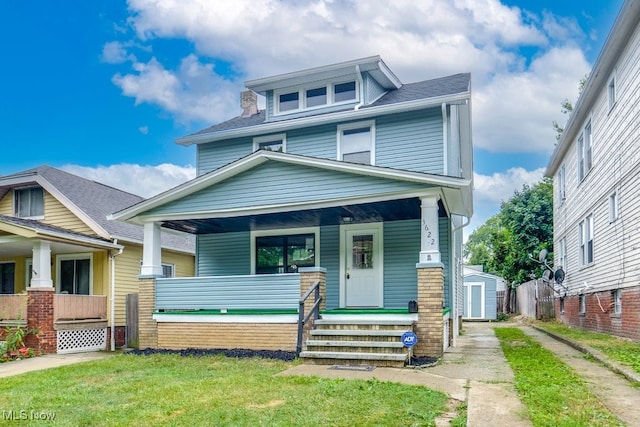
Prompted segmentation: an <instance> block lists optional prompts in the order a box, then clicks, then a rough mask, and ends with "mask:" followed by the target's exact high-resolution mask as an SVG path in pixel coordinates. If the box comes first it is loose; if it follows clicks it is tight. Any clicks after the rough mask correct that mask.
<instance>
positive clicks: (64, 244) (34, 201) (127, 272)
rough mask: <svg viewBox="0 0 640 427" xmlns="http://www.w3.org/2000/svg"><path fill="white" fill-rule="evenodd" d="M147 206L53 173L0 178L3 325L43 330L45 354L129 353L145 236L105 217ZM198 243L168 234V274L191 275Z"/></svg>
mask: <svg viewBox="0 0 640 427" xmlns="http://www.w3.org/2000/svg"><path fill="white" fill-rule="evenodd" d="M142 200H144V199H143V198H142V197H139V196H136V195H133V194H130V193H127V192H125V191H121V190H118V189H115V188H113V187H109V186H107V185H103V184H101V183H98V182H95V181H91V180H88V179H85V178H81V177H79V176H76V175H73V174H70V173H67V172H64V171H62V170H59V169H56V168H52V167H49V166H40V167H37V168H34V169H30V170H26V171H23V172H18V173H14V174H11V175H6V176H2V177H0V285H1V286H0V294H1V295H0V322H5V323H6V324H7V325H16V324H17V325H20V324H23V325H27V323H28V325H29V327H30V328H37V329H39V330H40V333H39V335H38V339H39V341H38V342H35V343H33V344H32V345H34V346H37V347H39V348H40V349H42V350H44V351H47V352H56V351H57V352H60V353H63V352H73V351H83V350H100V349H102V350H105V349H106V348H107V344H108V343H110V345H109V347H112V348H113V347H115V346H122V345H124V344H125V327H126V319H125V298H126V295H128V294H137V292H138V283H139V282H138V275H139V274H140V265H141V261H142V240H143V229H142V227H141V226H139V225H135V224H126V223H121V222H117V221H109V220H107V215H109V214H110V213H112V212H114V211H115V210H120V209H123V208H125V207H127V206H130V205H132V204H135V203H139V202H141V201H142ZM193 240H194V239H193V238H192V236H190V235H185V234H184V233H182V234H180V233H166V235H165V236H164V240H163V241H162V245H161V246H162V253H161V264H160V265H161V268H162V273H163V274H164V275H167V276H192V275H193V271H194V256H193V252H194V241H193ZM27 294H28V295H27ZM0 324H1V323H0Z"/></svg>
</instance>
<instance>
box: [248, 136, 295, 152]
mask: <svg viewBox="0 0 640 427" xmlns="http://www.w3.org/2000/svg"><path fill="white" fill-rule="evenodd" d="M258 150H266V151H276V152H278V153H285V152H286V151H287V139H286V135H285V134H284V133H282V134H278V135H267V136H259V137H256V138H253V151H258Z"/></svg>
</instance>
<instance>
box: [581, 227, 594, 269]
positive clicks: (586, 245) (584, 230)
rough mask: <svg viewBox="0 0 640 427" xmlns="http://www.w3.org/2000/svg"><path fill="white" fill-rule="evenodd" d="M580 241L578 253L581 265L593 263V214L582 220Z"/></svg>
mask: <svg viewBox="0 0 640 427" xmlns="http://www.w3.org/2000/svg"><path fill="white" fill-rule="evenodd" d="M578 242H579V244H580V247H579V254H578V258H579V261H580V265H588V264H591V263H592V262H593V214H591V215H588V216H587V217H586V218H585V219H584V220H582V221H580V224H579V225H578Z"/></svg>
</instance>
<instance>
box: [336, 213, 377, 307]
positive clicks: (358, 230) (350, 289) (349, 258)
mask: <svg viewBox="0 0 640 427" xmlns="http://www.w3.org/2000/svg"><path fill="white" fill-rule="evenodd" d="M342 236H343V238H342V240H343V244H342V248H343V249H342V253H343V260H342V262H341V265H342V267H343V268H342V269H341V270H342V278H343V279H342V283H343V286H341V289H342V293H341V298H340V300H341V306H343V307H346V308H357V307H376V308H378V307H383V288H382V224H381V223H375V224H357V225H344V226H342Z"/></svg>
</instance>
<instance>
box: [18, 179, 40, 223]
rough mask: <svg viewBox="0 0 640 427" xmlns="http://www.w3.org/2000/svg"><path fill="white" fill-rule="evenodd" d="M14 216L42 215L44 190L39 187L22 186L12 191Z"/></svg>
mask: <svg viewBox="0 0 640 427" xmlns="http://www.w3.org/2000/svg"><path fill="white" fill-rule="evenodd" d="M14 194H15V204H14V207H15V209H14V210H15V216H17V217H19V218H43V217H44V191H43V190H42V188H41V187H32V188H22V189H19V190H15V191H14Z"/></svg>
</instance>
